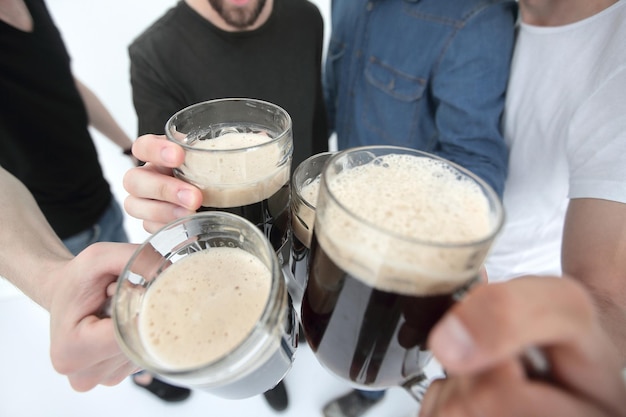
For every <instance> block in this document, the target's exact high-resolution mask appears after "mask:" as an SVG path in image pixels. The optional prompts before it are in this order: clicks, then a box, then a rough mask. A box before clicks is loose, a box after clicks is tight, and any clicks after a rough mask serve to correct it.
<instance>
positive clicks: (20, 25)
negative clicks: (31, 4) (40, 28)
mask: <svg viewBox="0 0 626 417" xmlns="http://www.w3.org/2000/svg"><path fill="white" fill-rule="evenodd" d="M0 20H2V21H4V22H6V23H8V24H9V25H11V26H13V27H14V28H16V29H19V30H21V31H24V32H32V31H33V18H32V17H31V15H30V12H29V11H28V7H26V3H24V0H0Z"/></svg>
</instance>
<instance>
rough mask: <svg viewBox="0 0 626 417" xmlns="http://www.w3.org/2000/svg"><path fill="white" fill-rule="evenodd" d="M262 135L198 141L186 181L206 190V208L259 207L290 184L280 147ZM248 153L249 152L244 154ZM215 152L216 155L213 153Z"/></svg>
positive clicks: (187, 160) (189, 153)
mask: <svg viewBox="0 0 626 417" xmlns="http://www.w3.org/2000/svg"><path fill="white" fill-rule="evenodd" d="M271 140H272V138H271V137H270V136H268V135H265V134H261V133H227V134H225V135H222V136H218V137H216V138H213V139H206V140H196V141H195V142H193V143H192V144H191V146H192V147H193V148H196V149H198V151H197V152H196V151H193V150H189V151H187V152H186V156H185V169H184V172H185V177H186V178H187V179H188V180H190V181H191V182H193V183H194V184H195V185H196V186H198V188H200V189H201V190H202V194H203V201H202V205H203V206H204V207H217V208H220V207H222V208H226V207H238V206H245V205H248V204H253V203H258V202H259V201H263V200H265V199H267V198H269V197H271V196H272V195H274V193H276V192H277V191H278V190H279V189H280V188H281V187H282V186H284V185H285V184H286V183H287V182H288V181H289V175H290V171H289V170H290V164H288V163H284V161H283V159H284V152H283V150H282V149H281V144H280V143H273V144H268V142H270V141H271ZM244 149H245V150H244ZM211 151H215V152H211Z"/></svg>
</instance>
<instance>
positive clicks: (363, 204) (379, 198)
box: [316, 154, 494, 295]
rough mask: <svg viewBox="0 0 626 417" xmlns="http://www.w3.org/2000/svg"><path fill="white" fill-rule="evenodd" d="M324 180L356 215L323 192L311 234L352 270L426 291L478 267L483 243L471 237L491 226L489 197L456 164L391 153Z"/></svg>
mask: <svg viewBox="0 0 626 417" xmlns="http://www.w3.org/2000/svg"><path fill="white" fill-rule="evenodd" d="M327 186H328V188H329V190H330V191H331V192H332V194H333V195H334V196H335V197H336V198H337V200H338V201H339V202H340V204H341V205H342V206H343V207H345V208H346V209H348V210H349V211H350V212H352V213H354V214H355V215H356V216H358V218H360V221H357V220H355V219H354V218H352V217H351V216H349V215H347V214H346V213H345V211H343V210H342V209H340V208H339V207H338V206H337V204H336V203H334V202H333V201H332V200H328V201H327V202H326V205H325V206H324V210H323V212H322V210H320V213H319V215H323V219H324V220H323V222H322V221H321V220H318V221H320V222H322V223H323V230H317V231H316V235H317V237H318V239H319V241H320V245H321V246H322V247H323V248H324V250H325V252H326V253H327V254H328V255H329V256H330V257H331V259H333V261H335V263H336V264H338V265H339V266H340V267H342V268H343V269H345V270H347V271H349V272H350V273H352V274H353V275H355V276H356V277H357V278H359V279H361V280H363V281H364V282H366V283H368V284H369V285H371V286H374V287H376V288H379V289H382V290H386V291H393V292H401V293H406V294H410V295H427V294H433V293H438V292H447V291H448V290H450V289H451V288H456V287H458V286H459V285H460V284H462V283H464V282H465V281H467V280H468V279H470V278H472V277H474V276H475V275H476V274H477V272H478V269H479V267H480V263H481V262H482V260H483V259H484V255H485V252H486V251H487V249H488V244H487V243H482V242H481V244H478V245H473V246H470V245H469V244H470V243H475V242H480V241H482V240H484V239H486V238H488V237H489V236H490V233H492V231H493V229H494V225H493V223H492V219H491V216H490V209H489V201H488V200H487V198H486V196H485V195H484V193H483V192H482V191H481V189H480V187H479V186H478V184H477V183H476V182H474V181H473V180H472V179H470V178H469V177H467V176H465V175H464V174H462V173H461V172H459V171H458V170H456V169H455V168H454V167H452V166H450V165H448V164H446V163H445V162H443V161H439V160H436V159H429V158H423V157H416V156H413V155H403V154H391V155H385V156H383V157H379V158H377V159H376V160H375V161H374V162H372V163H368V164H365V165H361V166H357V167H354V168H351V169H347V170H343V171H342V172H341V173H339V174H338V175H337V176H336V177H334V178H333V179H332V180H331V182H330V183H329V184H327ZM318 209H319V208H318ZM363 222H365V225H364V224H363ZM316 228H318V226H316ZM318 229H319V228H318Z"/></svg>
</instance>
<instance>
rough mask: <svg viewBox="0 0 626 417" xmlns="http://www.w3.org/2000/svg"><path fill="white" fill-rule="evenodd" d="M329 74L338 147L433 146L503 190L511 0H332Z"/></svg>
mask: <svg viewBox="0 0 626 417" xmlns="http://www.w3.org/2000/svg"><path fill="white" fill-rule="evenodd" d="M331 7H332V32H331V40H330V44H329V49H328V55H327V59H326V67H325V74H324V81H325V95H326V101H327V106H328V111H329V122H330V124H331V129H332V130H334V131H335V132H336V133H337V144H338V148H339V149H346V148H350V147H355V146H365V145H380V144H387V145H397V146H404V147H411V148H415V149H419V150H422V151H426V152H430V153H434V154H436V155H439V156H441V157H443V158H446V159H449V160H451V161H453V162H455V163H457V164H459V165H461V166H463V167H465V168H467V169H469V170H471V171H472V172H474V173H475V174H477V175H478V176H480V177H481V178H482V179H483V180H485V181H486V182H487V183H488V184H489V185H491V186H492V187H493V188H494V190H495V191H496V192H497V193H499V194H500V195H501V194H502V190H503V187H504V180H505V177H506V171H507V157H508V155H507V148H506V145H505V143H504V140H503V137H502V131H501V123H500V122H501V120H500V119H501V116H502V111H503V107H504V94H505V91H506V85H507V82H508V75H509V66H510V61H511V56H512V50H513V42H514V34H515V23H516V19H517V4H516V2H515V1H513V0H507V1H505V0H333V1H332V6H331Z"/></svg>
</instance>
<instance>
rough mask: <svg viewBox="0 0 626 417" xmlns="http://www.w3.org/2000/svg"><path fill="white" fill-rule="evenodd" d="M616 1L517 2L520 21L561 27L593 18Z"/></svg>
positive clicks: (532, 0)
mask: <svg viewBox="0 0 626 417" xmlns="http://www.w3.org/2000/svg"><path fill="white" fill-rule="evenodd" d="M617 1H618V0H519V7H520V13H521V16H522V21H523V22H524V23H528V24H529V25H535V26H562V25H568V24H570V23H575V22H578V21H580V20H583V19H586V18H588V17H590V16H593V15H595V14H597V13H599V12H601V11H602V10H604V9H606V8H607V7H609V6H611V5H613V4H615V3H617Z"/></svg>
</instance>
